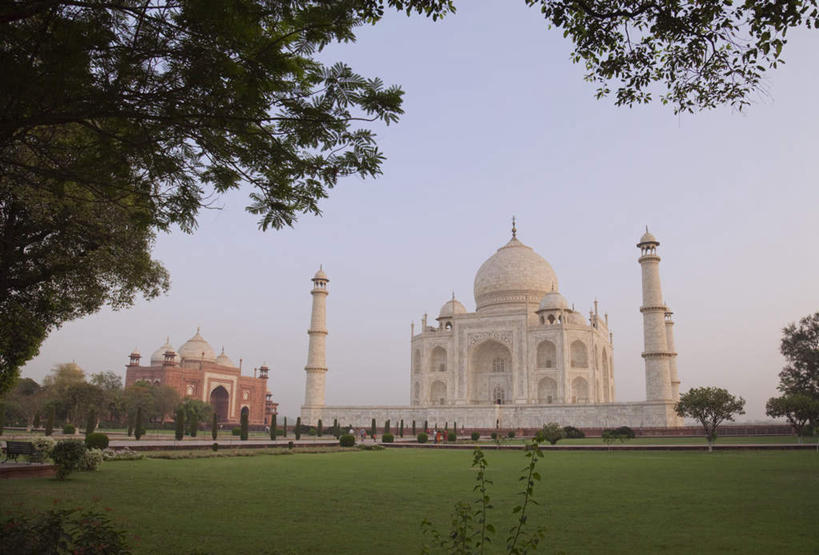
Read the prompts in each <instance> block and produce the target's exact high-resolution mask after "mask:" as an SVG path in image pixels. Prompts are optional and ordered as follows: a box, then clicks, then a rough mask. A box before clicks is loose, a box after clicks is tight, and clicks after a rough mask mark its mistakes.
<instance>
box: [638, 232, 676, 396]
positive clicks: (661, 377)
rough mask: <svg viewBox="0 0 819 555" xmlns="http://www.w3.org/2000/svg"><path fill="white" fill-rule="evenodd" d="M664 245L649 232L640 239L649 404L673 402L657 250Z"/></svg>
mask: <svg viewBox="0 0 819 555" xmlns="http://www.w3.org/2000/svg"><path fill="white" fill-rule="evenodd" d="M659 244H660V242H659V241H657V239H656V238H655V237H654V236H653V235H652V234H651V233H649V232H648V227H646V232H645V234H643V236H642V237H641V238H640V242H639V243H637V247H638V248H639V249H640V254H641V256H640V258H639V260H638V262H639V263H640V266H641V267H642V270H643V306H641V307H640V312H642V313H643V340H644V346H645V347H644V348H645V350H644V352H643V358H644V359H645V364H646V401H670V400H671V399H672V397H671V376H670V374H671V373H670V370H669V366H670V365H669V361H670V359H671V355H670V353H669V349H668V344H667V341H666V330H665V322H664V320H665V313H666V311H667V310H668V309H667V308H666V307H665V305H664V304H663V291H662V287H660V257H659V256H658V255H657V246H659Z"/></svg>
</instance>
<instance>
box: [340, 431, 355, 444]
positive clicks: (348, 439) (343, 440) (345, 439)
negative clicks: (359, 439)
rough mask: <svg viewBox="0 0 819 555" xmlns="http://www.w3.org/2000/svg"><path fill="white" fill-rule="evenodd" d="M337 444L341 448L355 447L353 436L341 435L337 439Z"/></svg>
mask: <svg viewBox="0 0 819 555" xmlns="http://www.w3.org/2000/svg"><path fill="white" fill-rule="evenodd" d="M338 444H339V445H340V446H342V447H352V446H354V445H355V436H354V435H353V434H342V435H341V437H340V438H339V439H338Z"/></svg>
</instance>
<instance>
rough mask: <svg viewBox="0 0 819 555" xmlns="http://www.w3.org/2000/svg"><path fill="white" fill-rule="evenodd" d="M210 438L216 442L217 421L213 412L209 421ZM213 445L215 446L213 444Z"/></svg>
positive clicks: (217, 432)
mask: <svg viewBox="0 0 819 555" xmlns="http://www.w3.org/2000/svg"><path fill="white" fill-rule="evenodd" d="M210 437H211V439H212V440H213V441H216V438H217V437H219V420H218V419H217V417H216V413H215V412H214V413H213V417H212V418H211V420H210ZM214 445H216V444H215V443H214Z"/></svg>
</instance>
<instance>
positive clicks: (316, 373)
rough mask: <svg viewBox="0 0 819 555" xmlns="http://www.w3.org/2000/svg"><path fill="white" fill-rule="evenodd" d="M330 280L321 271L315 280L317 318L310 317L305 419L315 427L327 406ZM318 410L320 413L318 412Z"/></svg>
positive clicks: (314, 301) (303, 415) (303, 414)
mask: <svg viewBox="0 0 819 555" xmlns="http://www.w3.org/2000/svg"><path fill="white" fill-rule="evenodd" d="M329 282H330V280H329V279H328V278H327V274H325V273H324V270H323V269H322V268H321V267H319V271H318V272H316V275H315V276H313V290H312V291H310V294H311V295H313V314H312V316H311V317H310V329H309V330H307V334H308V335H309V336H310V344H309V346H308V348H307V366H305V367H304V371H305V372H307V380H306V382H305V388H304V407H302V419H303V420H305V422H304V423H305V424H310V425H313V424H315V423H316V422H315V421H317V420H318V419H319V418H320V417H321V416H320V413H321V408H322V407H323V406H324V377H325V374H326V373H327V359H326V357H325V345H326V340H327V295H328V294H329V291H327V284H328V283H329ZM315 409H318V410H315Z"/></svg>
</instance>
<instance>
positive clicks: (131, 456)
mask: <svg viewBox="0 0 819 555" xmlns="http://www.w3.org/2000/svg"><path fill="white" fill-rule="evenodd" d="M144 458H145V455H143V454H142V453H137V452H136V451H133V450H132V449H128V448H127V447H123V448H122V449H119V450H118V451H114V450H113V449H110V448H108V449H103V451H102V460H104V461H136V460H140V459H144Z"/></svg>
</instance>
